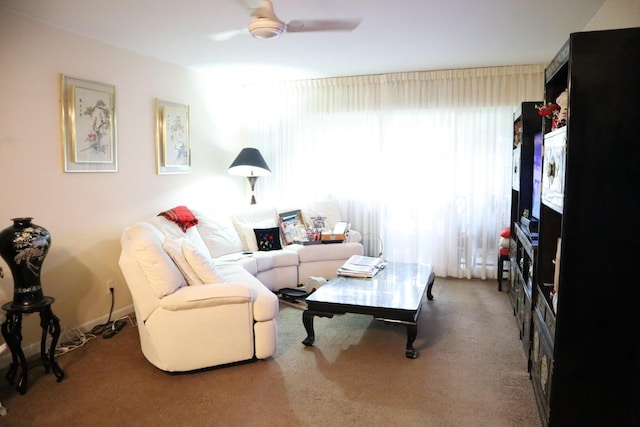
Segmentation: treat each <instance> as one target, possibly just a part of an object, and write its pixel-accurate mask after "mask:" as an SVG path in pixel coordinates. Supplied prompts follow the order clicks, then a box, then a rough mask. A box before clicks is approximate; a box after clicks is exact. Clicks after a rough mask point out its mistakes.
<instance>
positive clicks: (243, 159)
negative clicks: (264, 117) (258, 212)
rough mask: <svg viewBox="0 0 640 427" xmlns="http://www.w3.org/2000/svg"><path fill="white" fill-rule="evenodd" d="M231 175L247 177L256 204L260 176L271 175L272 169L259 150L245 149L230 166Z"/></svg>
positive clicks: (253, 202)
mask: <svg viewBox="0 0 640 427" xmlns="http://www.w3.org/2000/svg"><path fill="white" fill-rule="evenodd" d="M227 172H228V173H230V174H231V175H240V176H246V177H247V179H248V180H249V184H250V185H251V204H252V205H255V204H256V196H255V185H256V180H257V179H258V177H259V176H267V175H271V169H269V166H267V162H265V161H264V158H263V157H262V154H260V151H258V149H257V148H243V149H242V151H240V154H238V157H236V159H235V160H234V161H233V163H231V166H229V170H227Z"/></svg>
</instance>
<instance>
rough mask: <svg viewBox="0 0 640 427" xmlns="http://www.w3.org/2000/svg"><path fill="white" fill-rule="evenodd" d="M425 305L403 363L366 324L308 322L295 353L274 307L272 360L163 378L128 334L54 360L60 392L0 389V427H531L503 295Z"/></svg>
mask: <svg viewBox="0 0 640 427" xmlns="http://www.w3.org/2000/svg"><path fill="white" fill-rule="evenodd" d="M433 293H434V296H435V299H434V301H426V302H425V305H424V307H423V312H422V315H421V317H420V323H419V326H418V338H417V339H416V342H415V346H416V348H417V349H418V350H419V351H420V356H419V357H418V358H417V359H415V360H410V359H407V358H405V356H404V345H405V342H406V332H405V329H404V327H402V326H394V325H388V324H384V323H381V322H378V321H375V320H373V319H372V318H371V317H368V316H359V315H344V316H335V317H334V318H333V319H327V318H316V319H315V326H316V328H315V331H316V342H315V345H314V346H313V347H305V346H304V345H302V344H301V341H302V340H303V339H304V338H305V336H306V333H305V331H304V327H303V326H302V315H301V311H300V310H297V309H295V308H293V307H291V306H289V305H285V304H282V305H281V310H280V315H279V318H278V329H279V332H278V338H279V342H278V351H277V353H276V354H275V356H274V357H273V358H270V359H268V360H266V361H258V362H253V363H246V364H240V365H236V366H230V367H225V368H222V369H213V370H208V371H203V372H198V373H191V374H181V375H169V374H166V373H164V372H161V371H159V370H157V369H156V368H155V367H153V366H152V365H151V364H149V363H148V362H147V361H146V360H145V359H144V357H143V356H142V353H141V351H140V347H139V342H138V336H137V331H136V329H135V328H134V327H132V326H131V325H128V326H127V327H125V328H124V329H123V330H122V331H121V333H120V334H118V335H116V336H115V337H114V338H112V339H110V340H105V339H102V338H97V339H94V340H92V341H90V342H89V343H88V344H87V345H86V346H84V347H82V348H80V349H78V350H75V351H72V352H70V353H67V354H65V355H63V356H61V357H60V358H59V360H58V361H59V364H60V366H61V367H62V369H64V371H65V373H66V375H67V377H66V378H65V380H64V381H62V382H61V383H56V381H55V377H54V376H53V375H52V374H44V373H43V370H42V368H41V367H40V366H38V365H37V364H34V367H33V368H32V369H31V370H30V371H29V374H30V379H29V388H28V391H27V394H26V395H24V396H22V395H19V394H18V393H17V392H16V391H15V390H14V389H13V387H11V386H9V385H8V384H7V382H6V381H5V380H4V378H0V381H1V382H0V401H1V402H2V403H3V405H4V406H5V407H7V410H8V414H7V415H6V416H4V417H0V426H298V425H300V426H339V425H352V426H491V427H498V426H518V427H527V426H539V425H540V421H539V418H538V414H537V410H536V405H535V400H534V396H533V390H532V386H531V382H530V380H529V375H528V373H527V372H526V370H525V357H524V353H523V351H522V347H521V343H520V341H519V340H518V330H517V327H516V322H515V318H514V316H513V313H512V310H511V306H510V304H509V301H508V297H507V294H506V293H504V292H502V293H499V292H498V291H497V285H496V283H495V281H464V280H452V279H446V280H445V279H440V278H436V284H435V285H434V288H433ZM185 357H188V355H185ZM2 374H3V376H4V372H3V373H2Z"/></svg>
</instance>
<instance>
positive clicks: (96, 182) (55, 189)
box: [0, 13, 248, 344]
mask: <svg viewBox="0 0 640 427" xmlns="http://www.w3.org/2000/svg"><path fill="white" fill-rule="evenodd" d="M0 64H1V65H0V99H2V102H0V188H1V193H0V229H4V228H5V227H8V226H10V225H11V224H12V222H11V220H10V219H11V218H14V217H24V216H31V217H33V218H34V223H36V224H38V225H41V226H43V227H45V228H46V229H47V230H49V232H50V233H51V236H52V245H51V249H50V251H49V254H48V256H47V258H46V259H45V262H44V265H43V271H42V286H43V290H44V293H45V295H49V296H53V297H55V298H56V302H55V304H54V306H53V310H54V313H56V314H57V315H58V317H59V318H60V321H61V325H62V327H63V328H64V327H69V328H71V327H74V326H79V325H87V324H89V323H93V324H95V323H97V321H98V320H99V321H100V322H102V321H104V320H106V316H107V314H108V312H109V307H110V297H109V294H108V292H107V290H106V289H107V287H106V281H107V280H108V279H114V280H115V284H116V285H115V287H116V291H115V295H116V303H115V309H116V311H118V310H119V311H120V312H126V313H128V312H129V309H130V306H131V303H132V302H131V297H130V294H129V291H128V290H127V288H126V284H125V283H124V279H123V277H122V275H121V273H120V270H119V267H118V256H119V253H120V242H119V238H120V234H121V231H122V229H123V227H125V226H126V225H129V224H132V223H133V222H135V221H136V220H139V219H142V218H146V217H149V216H153V215H156V214H157V213H158V212H160V211H162V210H164V209H168V208H171V207H173V206H176V205H180V204H185V205H187V206H199V207H211V208H215V207H216V206H220V205H221V204H224V205H227V204H228V203H230V202H231V203H244V204H246V203H247V201H248V195H247V192H246V191H245V185H246V184H245V182H244V181H246V180H242V179H240V178H239V177H233V176H230V175H228V174H227V173H226V169H227V167H228V165H229V164H230V163H231V162H232V161H233V159H234V157H235V155H236V154H237V153H238V151H239V148H237V144H239V143H240V142H239V141H237V138H236V136H235V135H234V132H235V131H236V130H235V129H233V128H231V129H230V128H228V127H227V128H225V129H222V128H220V127H219V126H217V124H216V123H219V120H217V118H219V116H218V114H221V112H222V111H227V112H228V113H229V114H231V115H232V116H233V111H232V104H230V103H229V102H225V101H224V97H225V92H224V91H225V90H231V88H229V87H226V88H225V89H223V88H222V87H218V86H217V85H216V84H215V83H214V84H211V83H210V82H209V83H207V82H206V81H204V80H203V79H204V77H203V76H201V75H199V74H197V73H195V72H193V71H189V70H187V69H185V68H181V67H178V66H174V65H171V64H168V63H165V62H161V61H157V60H154V59H151V58H148V57H145V56H141V55H137V54H134V53H132V52H129V51H126V50H123V49H119V48H116V47H113V46H108V45H105V44H102V43H99V42H97V41H95V40H90V39H87V38H84V37H80V36H78V35H75V34H72V33H69V32H66V31H62V30H59V29H57V28H54V27H51V26H48V25H43V24H41V23H37V22H34V21H31V20H27V19H25V18H22V17H18V16H13V15H9V14H6V13H3V16H0ZM60 73H63V74H66V75H70V76H73V77H77V78H82V79H87V80H94V81H99V82H104V83H110V84H114V85H115V87H116V119H117V142H118V158H119V171H118V172H117V173H64V172H63V164H62V150H61V137H60V103H59V97H60V94H59V92H60V88H59V80H60ZM156 97H158V98H161V99H166V100H170V101H174V102H179V103H184V104H188V105H190V106H191V132H192V135H191V142H192V153H193V161H192V173H191V174H182V175H157V173H156V157H155V156H156V151H155V122H154V120H155V119H154V117H155V115H154V99H155V98H156ZM222 122H225V123H228V120H227V121H225V117H223V120H222ZM0 266H2V267H3V269H4V272H5V278H4V279H1V280H0V303H3V302H5V301H9V300H11V299H12V297H13V279H12V277H11V274H10V271H9V268H8V266H7V265H6V263H5V262H4V260H1V261H0ZM23 332H24V335H25V336H24V343H25V344H28V343H34V342H38V341H39V334H40V329H39V325H38V321H37V319H35V320H33V319H30V320H25V322H24V328H23Z"/></svg>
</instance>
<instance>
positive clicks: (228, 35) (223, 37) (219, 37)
mask: <svg viewBox="0 0 640 427" xmlns="http://www.w3.org/2000/svg"><path fill="white" fill-rule="evenodd" d="M244 34H249V30H247V29H246V28H242V29H239V30H229V31H222V32H219V33H215V34H209V35H208V36H207V38H209V39H211V40H213V41H214V42H223V41H227V40H231V39H232V38H234V37H237V36H240V35H244Z"/></svg>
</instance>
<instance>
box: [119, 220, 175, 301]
mask: <svg viewBox="0 0 640 427" xmlns="http://www.w3.org/2000/svg"><path fill="white" fill-rule="evenodd" d="M127 235H128V237H129V239H130V241H131V249H132V251H131V254H132V255H133V257H134V259H135V260H136V261H137V262H138V265H139V266H140V268H141V269H142V271H143V272H144V275H145V277H146V278H147V280H148V281H149V285H150V286H151V289H153V291H154V293H155V294H156V297H158V298H162V297H163V296H165V295H169V294H172V293H174V292H175V291H176V290H178V289H179V288H181V287H183V286H186V284H187V283H186V281H185V278H184V276H183V275H182V274H181V273H180V270H178V268H177V267H176V265H175V264H174V263H173V262H172V261H171V257H169V255H168V254H167V252H166V251H165V250H164V249H162V239H163V236H162V234H160V232H159V231H158V230H156V229H154V228H153V227H152V226H151V225H149V224H147V223H138V224H136V225H134V226H132V227H131V228H129V229H128V230H127Z"/></svg>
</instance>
